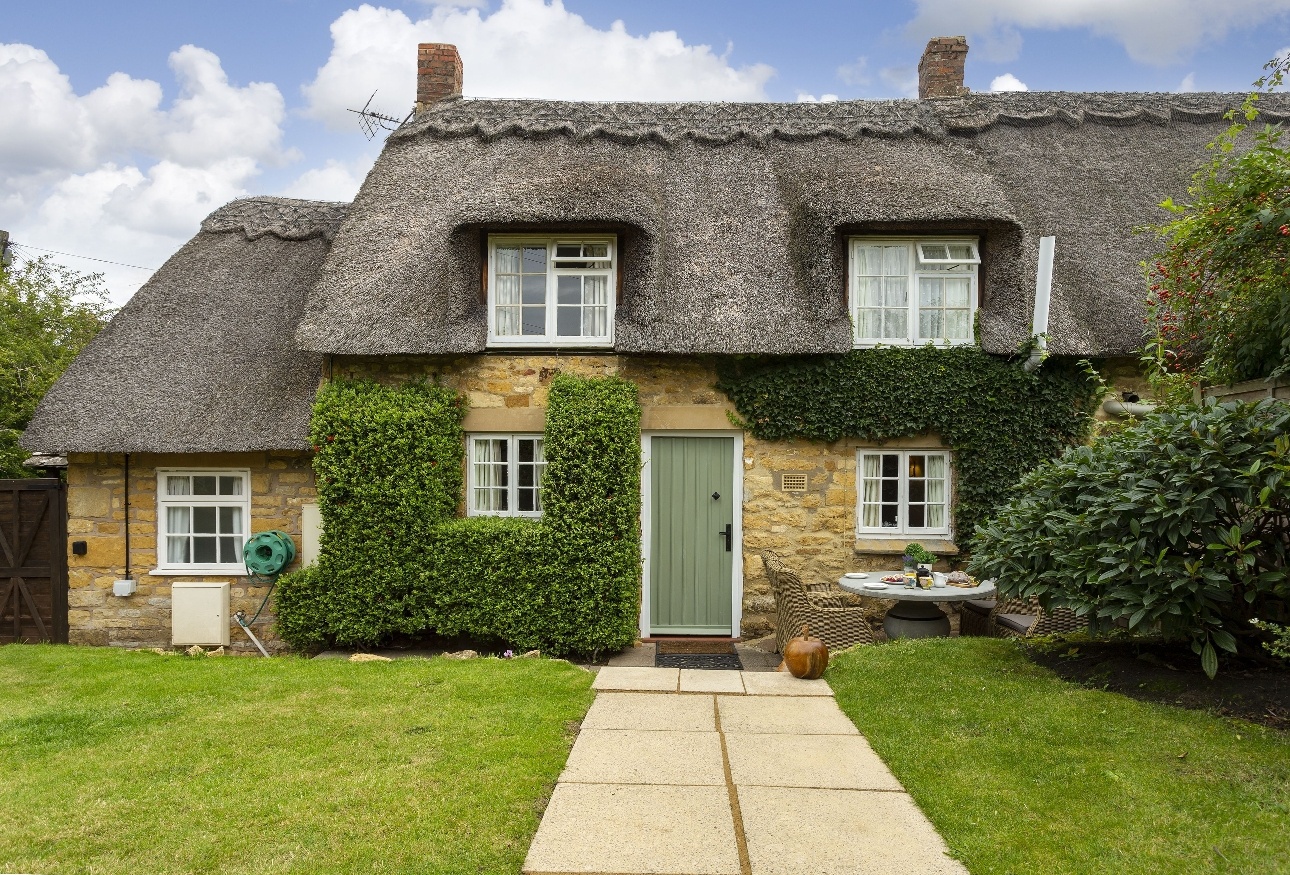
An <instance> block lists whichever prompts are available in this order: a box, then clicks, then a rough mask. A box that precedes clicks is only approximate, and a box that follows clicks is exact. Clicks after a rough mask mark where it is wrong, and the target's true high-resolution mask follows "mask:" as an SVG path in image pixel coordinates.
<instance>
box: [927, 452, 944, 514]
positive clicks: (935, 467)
mask: <svg viewBox="0 0 1290 875" xmlns="http://www.w3.org/2000/svg"><path fill="white" fill-rule="evenodd" d="M945 475H946V466H945V457H944V456H931V455H929V456H928V457H927V527H928V528H929V529H939V528H943V527H944V526H945V509H946V508H945V504H946V502H945V481H946V476H945Z"/></svg>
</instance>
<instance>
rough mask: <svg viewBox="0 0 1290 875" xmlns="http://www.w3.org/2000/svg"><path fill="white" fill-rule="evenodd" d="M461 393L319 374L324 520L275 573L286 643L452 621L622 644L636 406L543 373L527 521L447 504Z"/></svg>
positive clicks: (441, 628)
mask: <svg viewBox="0 0 1290 875" xmlns="http://www.w3.org/2000/svg"><path fill="white" fill-rule="evenodd" d="M464 412H465V405H464V402H463V399H462V398H461V396H459V395H457V394H456V393H455V392H452V391H450V390H448V389H445V388H442V387H438V386H427V385H425V384H423V383H413V384H409V385H405V386H400V387H394V388H391V387H383V386H379V385H377V384H375V383H370V382H352V383H348V382H340V383H331V384H329V385H328V386H326V387H325V388H324V389H323V391H322V392H321V393H320V395H319V398H318V401H317V403H316V405H315V409H314V418H313V424H312V428H311V434H312V437H313V443H314V446H315V450H316V452H317V456H316V457H315V462H314V469H315V472H316V474H317V479H318V499H319V505H320V509H321V511H322V516H323V523H324V534H323V542H322V554H321V556H320V558H319V561H318V564H317V565H316V566H313V567H311V568H308V569H304V570H302V571H297V572H294V573H292V574H289V575H284V576H283V578H282V579H281V580H280V582H279V585H278V601H277V609H278V630H279V634H281V635H282V637H283V638H284V639H285V640H286V641H287V642H288V643H290V644H291V645H292V646H294V647H297V648H301V649H313V648H317V647H322V646H327V645H329V644H340V645H373V644H377V643H379V642H381V641H383V640H387V639H388V638H389V637H390V636H391V635H395V634H403V635H417V634H423V633H428V632H436V633H439V634H442V635H457V634H466V635H471V636H476V637H481V638H495V639H500V640H502V641H505V642H506V643H508V644H511V645H513V646H515V647H518V648H523V649H528V648H540V649H542V650H544V651H546V652H549V653H552V654H557V655H560V654H572V653H593V654H594V653H596V652H598V651H601V650H607V649H616V648H619V647H623V646H626V645H627V644H630V643H631V642H632V640H633V639H634V638H635V635H636V618H637V615H638V612H639V608H640V531H639V526H640V522H639V521H640V407H639V404H638V402H637V399H636V387H635V386H634V385H633V384H632V383H630V382H627V381H626V380H622V379H619V378H617V377H611V378H607V379H584V378H579V377H573V376H569V375H564V374H561V375H557V376H556V378H555V379H554V380H553V381H552V384H551V390H550V394H549V400H548V408H547V422H546V433H545V437H544V443H543V449H544V454H545V457H546V464H547V467H546V472H545V474H544V477H543V481H542V485H543V492H542V504H543V516H542V518H541V519H540V520H532V519H512V518H498V517H467V518H455V513H456V507H457V503H458V497H459V496H460V495H461V491H462V471H463V466H464V463H465V459H464V446H465V445H464V434H463V432H462V427H461V422H462V417H463V415H464Z"/></svg>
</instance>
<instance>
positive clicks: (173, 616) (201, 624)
mask: <svg viewBox="0 0 1290 875" xmlns="http://www.w3.org/2000/svg"><path fill="white" fill-rule="evenodd" d="M228 618H229V612H228V584H227V583H176V584H172V585H171V587H170V643H171V644H202V645H207V644H209V645H219V644H222V645H224V646H228V643H229V638H230V636H229V619H228Z"/></svg>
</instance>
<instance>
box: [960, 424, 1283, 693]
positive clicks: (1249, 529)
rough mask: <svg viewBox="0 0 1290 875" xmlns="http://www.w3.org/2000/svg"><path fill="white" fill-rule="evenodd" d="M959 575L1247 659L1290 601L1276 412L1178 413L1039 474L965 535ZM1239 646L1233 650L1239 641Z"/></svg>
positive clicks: (1114, 436)
mask: <svg viewBox="0 0 1290 875" xmlns="http://www.w3.org/2000/svg"><path fill="white" fill-rule="evenodd" d="M971 549H972V559H971V561H970V563H969V566H968V569H969V571H971V572H972V573H973V574H975V575H977V576H978V577H984V578H995V579H996V580H997V581H998V582H999V589H1000V591H1001V592H1002V593H1003V594H1004V595H1008V596H1012V595H1020V596H1038V597H1039V599H1040V601H1041V602H1043V603H1044V604H1045V606H1058V607H1069V608H1073V609H1074V610H1075V611H1076V612H1077V613H1079V614H1081V615H1087V616H1089V617H1090V618H1092V619H1093V620H1094V621H1096V623H1097V624H1098V625H1105V624H1108V623H1110V622H1113V621H1116V620H1121V619H1123V620H1126V621H1127V622H1128V625H1129V628H1130V629H1142V628H1151V627H1153V626H1154V625H1155V624H1158V625H1159V629H1160V632H1161V633H1163V634H1164V635H1166V636H1168V637H1175V638H1185V639H1190V641H1191V643H1192V647H1193V649H1194V650H1195V651H1196V652H1197V653H1198V654H1200V655H1201V657H1202V664H1203V665H1204V667H1205V669H1206V671H1208V672H1209V673H1210V675H1211V676H1213V673H1214V671H1215V670H1216V669H1217V649H1221V650H1228V651H1233V652H1235V651H1237V650H1238V649H1241V650H1244V651H1245V652H1258V650H1259V648H1258V646H1257V644H1256V643H1255V642H1256V641H1257V640H1259V638H1260V636H1263V637H1266V634H1265V633H1264V632H1261V631H1260V628H1259V627H1258V626H1256V625H1254V624H1253V623H1252V622H1251V621H1252V620H1253V619H1256V618H1259V617H1264V618H1267V617H1280V618H1284V617H1285V614H1286V610H1287V600H1290V577H1288V576H1287V573H1286V559H1287V556H1288V554H1290V407H1287V406H1285V405H1283V404H1280V403H1278V402H1273V401H1264V402H1262V403H1260V404H1240V403H1235V402H1228V403H1225V404H1217V403H1214V402H1213V401H1210V402H1207V403H1206V404H1205V405H1203V406H1195V405H1180V406H1177V407H1174V408H1170V409H1167V410H1164V411H1162V412H1158V413H1155V414H1151V415H1149V416H1147V417H1146V418H1145V419H1144V420H1143V421H1142V422H1141V423H1139V424H1136V425H1133V426H1128V427H1125V428H1123V429H1121V430H1118V431H1114V432H1110V433H1108V434H1104V435H1102V436H1100V437H1099V438H1097V439H1096V440H1095V441H1094V442H1093V443H1092V444H1091V445H1089V446H1083V447H1077V448H1074V449H1071V450H1068V451H1067V452H1066V453H1065V454H1064V455H1063V456H1062V457H1061V459H1059V460H1057V461H1055V462H1051V463H1048V464H1045V465H1042V466H1040V467H1039V468H1038V469H1036V470H1035V471H1034V472H1032V473H1031V474H1029V475H1028V476H1027V477H1026V478H1025V479H1024V480H1023V481H1022V482H1021V484H1020V485H1019V487H1018V489H1017V496H1016V497H1015V498H1013V499H1012V500H1011V501H1009V502H1008V503H1007V504H1006V505H1004V506H1003V508H1001V509H1000V511H999V513H998V515H997V516H996V517H995V518H994V519H992V520H990V521H989V522H987V523H986V524H984V525H982V526H981V527H980V528H978V529H977V533H976V536H975V537H974V538H973V540H972V545H971ZM1242 645H1244V646H1242Z"/></svg>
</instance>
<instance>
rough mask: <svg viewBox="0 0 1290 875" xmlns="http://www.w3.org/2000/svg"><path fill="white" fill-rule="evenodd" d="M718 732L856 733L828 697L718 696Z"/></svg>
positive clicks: (848, 720) (847, 719) (835, 703)
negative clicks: (719, 720) (719, 717)
mask: <svg viewBox="0 0 1290 875" xmlns="http://www.w3.org/2000/svg"><path fill="white" fill-rule="evenodd" d="M717 707H718V708H719V709H720V711H721V731H722V732H742V733H750V732H770V733H781V734H782V733H797V734H800V735H859V734H860V731H859V730H857V729H856V727H855V724H854V723H852V722H851V720H850V719H849V718H848V717H847V715H845V714H843V713H842V709H841V708H839V707H838V704H837V702H835V701H833V699H832V698H827V699H826V698H823V697H815V698H790V697H788V696H718V697H717Z"/></svg>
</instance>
